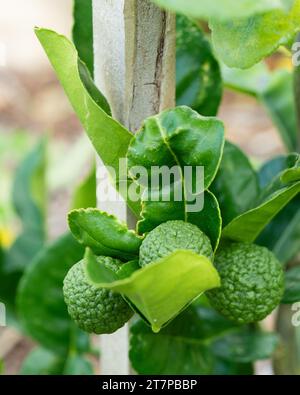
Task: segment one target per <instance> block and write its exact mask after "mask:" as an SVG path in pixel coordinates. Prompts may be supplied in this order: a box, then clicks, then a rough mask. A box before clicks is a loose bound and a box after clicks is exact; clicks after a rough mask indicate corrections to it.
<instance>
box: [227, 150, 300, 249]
mask: <svg viewBox="0 0 300 395" xmlns="http://www.w3.org/2000/svg"><path fill="white" fill-rule="evenodd" d="M289 158H290V159H291V158H292V160H290V161H289V163H288V165H289V167H288V168H287V169H285V170H283V171H282V172H280V173H279V174H278V175H277V176H276V177H275V178H274V179H273V180H272V181H271V182H270V183H269V184H268V185H266V187H265V188H264V189H263V190H262V192H261V194H260V198H259V199H258V201H257V202H256V205H254V207H253V208H252V209H250V210H249V211H246V212H245V213H243V214H241V215H239V216H238V217H236V218H234V219H233V220H232V221H231V222H230V223H229V224H228V225H227V226H226V227H225V228H224V229H223V233H222V235H223V237H224V238H228V239H231V240H235V241H243V242H253V241H254V240H255V239H256V238H257V237H258V235H259V234H260V233H261V232H262V230H263V229H264V228H265V227H266V226H267V225H268V224H269V223H270V222H271V220H272V219H273V218H274V217H275V216H276V215H277V214H278V213H279V212H280V211H281V210H282V209H283V208H284V207H285V206H286V205H287V204H288V203H289V202H290V201H291V200H292V199H293V198H294V197H295V196H296V195H297V194H298V193H299V192H300V174H299V155H297V154H294V155H291V156H289ZM291 179H293V181H292V182H290V180H291ZM286 181H287V182H286Z"/></svg>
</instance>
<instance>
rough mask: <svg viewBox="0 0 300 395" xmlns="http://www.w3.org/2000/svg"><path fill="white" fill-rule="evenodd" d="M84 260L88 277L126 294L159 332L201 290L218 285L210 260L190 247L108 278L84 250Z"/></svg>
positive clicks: (93, 258)
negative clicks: (126, 274) (123, 275)
mask: <svg viewBox="0 0 300 395" xmlns="http://www.w3.org/2000/svg"><path fill="white" fill-rule="evenodd" d="M85 262H86V272H87V276H88V278H89V280H90V281H91V282H92V283H93V284H94V285H96V286H98V287H100V288H108V289H111V290H113V291H116V292H119V293H121V294H122V295H124V296H125V297H126V298H128V299H129V301H130V302H131V304H132V305H134V306H135V308H136V309H137V310H138V311H139V312H140V313H141V315H142V316H143V317H144V318H146V320H147V321H148V322H149V323H150V324H151V327H152V330H153V331H154V332H159V331H160V329H161V328H162V327H163V326H164V325H165V324H166V323H167V322H169V321H170V320H172V319H173V318H174V317H175V316H176V315H177V314H178V313H179V312H180V311H181V310H182V309H184V308H185V307H186V306H187V305H188V304H190V303H191V302H192V301H193V300H194V299H195V298H196V297H198V296H199V295H201V294H202V293H203V292H204V291H206V290H208V289H212V288H215V287H218V286H220V278H219V275H218V273H217V271H216V269H215V268H214V266H213V264H212V263H211V262H210V261H209V260H208V259H207V258H206V257H204V256H200V255H197V254H195V253H193V252H191V251H183V250H178V251H176V252H174V253H173V254H170V255H168V256H167V257H166V258H163V259H161V260H159V261H157V262H154V263H152V264H151V265H147V266H145V267H144V268H142V269H139V270H137V271H135V272H134V273H133V274H132V275H131V276H130V277H127V278H125V279H123V280H117V281H108V282H106V278H107V276H106V275H104V276H103V271H102V269H101V267H100V266H101V265H99V264H98V270H97V261H96V258H95V257H93V256H91V254H88V255H86V258H85ZM103 277H105V278H104V279H103V280H101V278H103ZM153 284H155V287H154V286H153Z"/></svg>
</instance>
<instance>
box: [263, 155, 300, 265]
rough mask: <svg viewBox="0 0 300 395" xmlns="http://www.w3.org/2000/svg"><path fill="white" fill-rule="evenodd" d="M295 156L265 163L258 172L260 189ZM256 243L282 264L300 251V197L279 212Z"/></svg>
mask: <svg viewBox="0 0 300 395" xmlns="http://www.w3.org/2000/svg"><path fill="white" fill-rule="evenodd" d="M295 158H297V154H290V155H287V156H284V155H282V156H278V157H276V158H273V159H272V160H270V161H268V162H266V163H265V164H264V165H263V166H262V168H261V169H260V171H259V179H260V184H261V187H265V186H266V185H267V184H268V183H270V182H271V181H272V179H273V178H274V177H276V175H277V174H278V173H280V172H282V171H284V170H285V169H286V168H288V167H289V166H291V164H292V163H293V162H294V161H295ZM256 242H257V243H258V244H260V245H263V246H265V247H267V248H269V249H270V250H272V251H273V252H274V254H275V255H276V256H277V258H278V259H279V260H280V261H281V262H282V263H287V262H288V261H290V260H291V259H293V258H294V257H295V256H296V255H297V253H298V252H299V251H300V196H299V195H298V196H296V197H295V198H294V199H293V200H292V201H291V202H290V203H289V204H288V205H287V206H286V207H285V208H284V209H283V210H281V211H280V212H279V213H278V214H277V215H276V216H275V218H274V219H273V220H272V221H271V222H270V224H269V225H268V226H267V227H266V228H265V229H264V231H263V232H262V233H261V234H260V235H259V238H258V239H257V240H256Z"/></svg>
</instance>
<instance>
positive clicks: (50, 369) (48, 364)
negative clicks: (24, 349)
mask: <svg viewBox="0 0 300 395" xmlns="http://www.w3.org/2000/svg"><path fill="white" fill-rule="evenodd" d="M63 367H64V359H63V358H61V357H60V356H57V355H56V354H54V353H53V352H51V351H49V350H46V349H44V348H42V347H36V348H34V349H33V350H32V351H31V352H30V353H29V354H28V355H27V357H26V358H25V360H24V361H23V363H22V366H21V369H20V374H21V375H59V374H62V371H63Z"/></svg>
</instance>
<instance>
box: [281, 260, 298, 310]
mask: <svg viewBox="0 0 300 395" xmlns="http://www.w3.org/2000/svg"><path fill="white" fill-rule="evenodd" d="M295 302H300V267H299V266H296V267H293V268H292V269H290V270H288V271H287V272H286V274H285V291H284V295H283V298H282V301H281V303H285V304H291V303H295Z"/></svg>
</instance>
